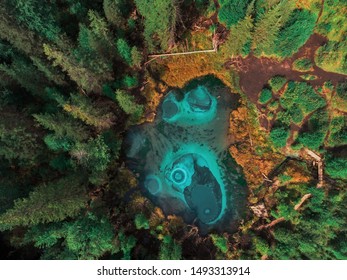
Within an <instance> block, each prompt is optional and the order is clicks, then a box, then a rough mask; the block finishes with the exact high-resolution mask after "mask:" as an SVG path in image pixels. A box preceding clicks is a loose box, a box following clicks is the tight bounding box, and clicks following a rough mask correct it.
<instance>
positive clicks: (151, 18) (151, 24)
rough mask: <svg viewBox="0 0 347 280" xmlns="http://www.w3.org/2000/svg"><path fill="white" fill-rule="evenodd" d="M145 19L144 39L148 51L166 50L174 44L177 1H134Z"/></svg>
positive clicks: (177, 14) (177, 10)
mask: <svg viewBox="0 0 347 280" xmlns="http://www.w3.org/2000/svg"><path fill="white" fill-rule="evenodd" d="M135 4H136V7H137V9H138V11H139V12H140V14H141V15H142V16H143V17H144V18H145V21H144V27H145V31H144V37H145V40H146V43H147V46H148V49H149V51H151V52H153V51H155V50H156V49H157V48H160V49H162V50H166V49H168V48H169V47H171V46H173V45H174V43H175V35H176V34H175V32H176V23H177V20H178V16H179V4H178V1H177V0H154V1H153V0H135Z"/></svg>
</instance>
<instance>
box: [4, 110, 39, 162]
mask: <svg viewBox="0 0 347 280" xmlns="http://www.w3.org/2000/svg"><path fill="white" fill-rule="evenodd" d="M0 110H1V111H0V146H1V148H0V157H3V158H5V159H7V160H8V161H9V162H10V163H15V162H17V163H18V164H20V165H28V164H33V163H35V161H36V159H37V157H38V156H39V154H40V152H41V151H42V147H41V146H40V141H39V139H38V136H39V135H38V131H36V130H35V129H32V127H33V125H34V123H33V121H32V120H31V119H30V118H28V117H27V116H25V114H23V113H22V114H20V112H18V111H16V110H14V109H13V108H8V109H6V110H5V109H2V108H0Z"/></svg>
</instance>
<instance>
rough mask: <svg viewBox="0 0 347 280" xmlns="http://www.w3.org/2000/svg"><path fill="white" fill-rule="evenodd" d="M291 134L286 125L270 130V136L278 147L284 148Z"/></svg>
mask: <svg viewBox="0 0 347 280" xmlns="http://www.w3.org/2000/svg"><path fill="white" fill-rule="evenodd" d="M289 135H290V130H289V129H288V128H286V127H285V126H276V127H274V128H272V130H271V132H270V138H271V140H272V142H273V143H274V145H275V147H277V148H282V147H284V146H285V145H286V143H287V140H288V138H289Z"/></svg>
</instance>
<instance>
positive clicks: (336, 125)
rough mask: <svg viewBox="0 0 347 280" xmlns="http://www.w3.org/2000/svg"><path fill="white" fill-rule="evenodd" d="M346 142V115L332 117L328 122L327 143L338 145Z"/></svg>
mask: <svg viewBox="0 0 347 280" xmlns="http://www.w3.org/2000/svg"><path fill="white" fill-rule="evenodd" d="M346 144H347V116H337V117H334V118H333V119H332V120H331V122H330V132H329V138H328V145H329V146H330V147H338V146H342V145H346Z"/></svg>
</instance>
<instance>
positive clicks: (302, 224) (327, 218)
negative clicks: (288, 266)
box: [270, 185, 346, 259]
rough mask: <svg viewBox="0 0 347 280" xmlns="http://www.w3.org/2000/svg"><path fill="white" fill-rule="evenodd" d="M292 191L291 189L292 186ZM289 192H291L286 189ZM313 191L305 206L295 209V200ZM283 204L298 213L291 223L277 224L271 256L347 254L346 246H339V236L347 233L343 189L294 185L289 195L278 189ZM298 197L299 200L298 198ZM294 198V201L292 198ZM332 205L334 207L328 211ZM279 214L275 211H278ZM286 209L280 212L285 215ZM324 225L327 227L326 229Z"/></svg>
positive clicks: (282, 257)
mask: <svg viewBox="0 0 347 280" xmlns="http://www.w3.org/2000/svg"><path fill="white" fill-rule="evenodd" d="M288 191H289V190H288ZM286 193H287V194H288V192H286ZM305 193H310V194H312V197H311V198H310V200H309V201H307V203H306V204H305V206H304V208H303V209H301V211H300V214H299V213H298V212H296V211H294V210H293V208H292V206H293V202H294V203H296V201H299V200H300V197H301V196H302V195H303V194H305ZM277 196H278V199H279V200H280V202H281V205H286V206H289V207H288V209H292V210H291V211H294V212H296V213H294V216H295V217H291V218H289V219H288V221H289V222H290V223H291V227H290V228H289V227H288V226H285V225H284V226H280V225H279V226H276V227H275V229H274V238H275V240H276V247H275V248H274V250H271V252H270V256H271V258H274V259H321V258H323V259H336V258H342V259H344V258H346V254H345V253H346V252H345V251H344V250H345V249H344V248H341V247H340V246H339V244H340V241H339V239H340V238H342V239H343V236H345V234H346V232H345V231H344V230H342V231H341V232H340V231H339V229H342V228H344V227H345V226H346V221H345V218H344V216H345V214H346V213H345V210H344V206H343V205H344V203H345V202H346V195H345V194H343V193H340V194H339V193H337V194H336V193H329V194H328V195H325V194H324V191H323V190H322V189H317V188H316V187H315V186H313V187H311V186H306V185H300V186H292V187H291V191H290V192H289V195H287V196H286V195H284V194H282V195H281V194H280V193H278V195H277ZM295 197H296V199H297V200H296V201H295ZM291 200H294V201H291ZM326 209H331V211H326ZM274 214H275V213H274ZM281 215H283V213H279V212H278V213H276V214H275V216H281ZM322 229H324V230H322Z"/></svg>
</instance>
